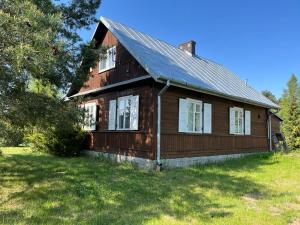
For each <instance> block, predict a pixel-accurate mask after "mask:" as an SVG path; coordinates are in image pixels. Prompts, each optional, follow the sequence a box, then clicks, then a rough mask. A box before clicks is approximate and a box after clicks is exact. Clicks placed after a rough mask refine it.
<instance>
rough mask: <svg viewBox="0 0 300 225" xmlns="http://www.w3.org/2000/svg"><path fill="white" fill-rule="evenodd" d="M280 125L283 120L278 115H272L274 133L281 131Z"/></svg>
mask: <svg viewBox="0 0 300 225" xmlns="http://www.w3.org/2000/svg"><path fill="white" fill-rule="evenodd" d="M280 126H281V120H280V119H279V118H278V117H276V116H272V133H280V132H281V130H280Z"/></svg>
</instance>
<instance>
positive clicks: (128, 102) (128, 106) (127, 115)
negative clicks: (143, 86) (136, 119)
mask: <svg viewBox="0 0 300 225" xmlns="http://www.w3.org/2000/svg"><path fill="white" fill-rule="evenodd" d="M130 109H131V99H127V100H126V109H125V128H126V129H129V128H130Z"/></svg>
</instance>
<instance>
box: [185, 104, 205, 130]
mask: <svg viewBox="0 0 300 225" xmlns="http://www.w3.org/2000/svg"><path fill="white" fill-rule="evenodd" d="M186 100H187V104H188V103H193V104H194V108H193V114H194V115H195V110H196V104H197V105H200V112H199V113H200V121H201V127H200V130H199V131H195V120H196V117H195V116H194V120H193V131H189V130H187V131H186V133H191V134H202V133H203V102H202V101H200V100H196V99H191V98H187V99H186ZM187 110H188V109H187ZM187 116H188V113H187ZM187 123H188V119H187Z"/></svg>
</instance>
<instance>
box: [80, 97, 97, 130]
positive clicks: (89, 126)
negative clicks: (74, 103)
mask: <svg viewBox="0 0 300 225" xmlns="http://www.w3.org/2000/svg"><path fill="white" fill-rule="evenodd" d="M82 108H83V109H84V124H83V129H84V130H87V131H92V130H96V109H97V105H96V103H87V104H85V105H82Z"/></svg>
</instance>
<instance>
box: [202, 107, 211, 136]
mask: <svg viewBox="0 0 300 225" xmlns="http://www.w3.org/2000/svg"><path fill="white" fill-rule="evenodd" d="M203 107H204V109H203V122H204V123H203V133H206V134H211V121H212V110H211V104H209V103H204V105H203Z"/></svg>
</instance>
